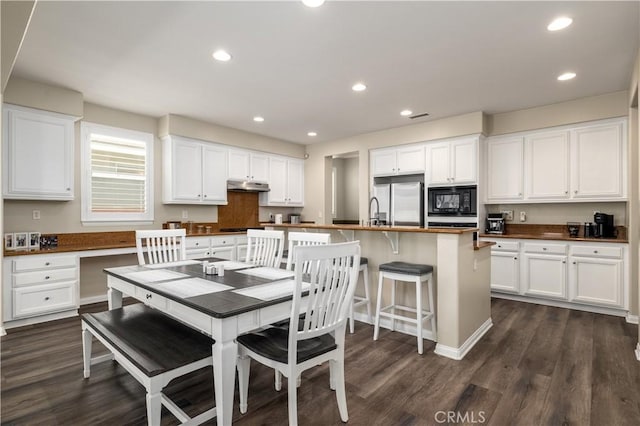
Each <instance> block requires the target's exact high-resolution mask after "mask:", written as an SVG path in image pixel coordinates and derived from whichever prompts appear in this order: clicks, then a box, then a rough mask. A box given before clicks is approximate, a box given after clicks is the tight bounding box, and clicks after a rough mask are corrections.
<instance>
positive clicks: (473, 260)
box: [435, 232, 492, 360]
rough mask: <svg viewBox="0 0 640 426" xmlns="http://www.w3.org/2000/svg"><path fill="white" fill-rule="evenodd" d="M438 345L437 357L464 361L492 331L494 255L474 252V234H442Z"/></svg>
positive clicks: (438, 272) (438, 280) (439, 259)
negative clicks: (491, 287) (491, 286)
mask: <svg viewBox="0 0 640 426" xmlns="http://www.w3.org/2000/svg"><path fill="white" fill-rule="evenodd" d="M436 275H437V278H436V282H437V285H438V286H437V294H438V297H437V299H438V304H437V319H438V324H437V328H438V343H437V344H436V349H435V353H436V354H438V355H442V356H445V357H447V358H452V359H456V360H460V359H462V358H464V356H465V355H466V353H467V352H468V351H469V350H470V349H471V348H472V347H473V346H474V345H475V344H476V342H477V341H478V340H480V338H481V337H482V336H483V335H484V334H485V333H486V332H487V331H488V330H489V329H490V328H491V326H492V322H491V289H490V280H491V251H490V250H489V249H480V250H474V247H473V234H472V233H471V232H465V233H462V234H438V246H437V265H436Z"/></svg>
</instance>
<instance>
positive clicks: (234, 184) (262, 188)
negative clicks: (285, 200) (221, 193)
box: [227, 180, 271, 192]
mask: <svg viewBox="0 0 640 426" xmlns="http://www.w3.org/2000/svg"><path fill="white" fill-rule="evenodd" d="M227 191H238V192H269V191H271V189H269V184H268V183H260V182H250V181H246V180H228V181H227Z"/></svg>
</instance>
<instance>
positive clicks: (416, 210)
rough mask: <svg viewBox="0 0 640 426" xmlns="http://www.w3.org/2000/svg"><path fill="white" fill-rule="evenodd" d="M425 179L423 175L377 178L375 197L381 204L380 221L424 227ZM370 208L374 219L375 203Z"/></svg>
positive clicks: (374, 187)
mask: <svg viewBox="0 0 640 426" xmlns="http://www.w3.org/2000/svg"><path fill="white" fill-rule="evenodd" d="M423 179H424V178H423V177H422V176H421V175H416V176H394V177H378V178H375V179H374V185H373V196H374V197H376V199H377V200H378V202H379V204H380V219H381V220H382V221H383V222H384V221H386V224H387V225H393V226H421V227H424V182H423V181H422V180H423ZM369 206H370V208H371V211H370V217H371V218H373V217H374V215H375V213H376V203H375V201H374V202H372V203H369Z"/></svg>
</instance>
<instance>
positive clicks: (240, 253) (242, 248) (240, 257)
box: [232, 244, 247, 262]
mask: <svg viewBox="0 0 640 426" xmlns="http://www.w3.org/2000/svg"><path fill="white" fill-rule="evenodd" d="M246 258H247V244H238V247H236V258H235V259H232V260H237V261H239V262H244V260H245V259H246Z"/></svg>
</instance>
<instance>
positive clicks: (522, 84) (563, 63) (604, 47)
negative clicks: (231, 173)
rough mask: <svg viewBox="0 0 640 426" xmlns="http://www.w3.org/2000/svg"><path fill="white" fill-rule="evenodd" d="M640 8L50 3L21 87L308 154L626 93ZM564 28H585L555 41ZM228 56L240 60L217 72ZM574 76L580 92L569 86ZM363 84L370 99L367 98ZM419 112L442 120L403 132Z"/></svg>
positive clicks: (33, 37) (21, 67)
mask: <svg viewBox="0 0 640 426" xmlns="http://www.w3.org/2000/svg"><path fill="white" fill-rule="evenodd" d="M638 6H639V5H638V2H611V1H605V2H553V1H544V2H453V1H452V2H421V1H411V2H397V1H377V2H346V1H331V0H329V1H328V2H327V3H325V4H324V5H323V6H322V7H319V8H315V9H312V8H307V7H305V6H304V5H302V4H301V3H300V2H298V1H280V2H271V1H259V2H242V1H234V2H183V1H180V2H177V1H176V2H166V1H157V2H88V1H87V2H49V1H40V2H38V3H37V5H36V8H35V11H34V14H33V17H32V20H31V23H30V25H29V28H28V31H27V35H26V37H25V40H24V43H23V45H22V49H21V51H20V54H19V56H18V58H17V61H16V64H15V68H14V70H13V74H12V75H16V76H20V77H23V78H27V79H31V80H36V81H42V82H45V83H50V84H54V85H58V86H63V87H67V88H70V89H73V90H77V91H79V92H82V93H83V95H84V98H85V101H88V102H92V103H96V104H100V105H105V106H109V107H113V108H118V109H122V110H126V111H131V112H136V113H141V114H146V115H150V116H154V117H160V116H164V115H166V114H177V115H182V116H187V117H191V118H195V119H199V120H204V121H208V122H212V123H216V124H220V125H224V126H228V127H233V128H237V129H242V130H245V131H249V132H254V133H258V134H262V135H265V136H270V137H274V138H278V139H283V140H287V141H291V142H296V143H302V144H308V143H313V142H321V141H328V140H335V139H339V138H344V137H348V136H353V135H357V134H362V133H366V132H371V131H375V130H381V129H386V128H391V127H397V126H402V125H406V124H410V123H415V122H422V121H428V120H435V119H438V118H442V117H447V116H452V115H458V114H464V113H468V112H473V111H484V112H486V113H488V114H494V113H499V112H505V111H512V110H517V109H522V108H528V107H533V106H539V105H546V104H551V103H556V102H562V101H566V100H571V99H576V98H581V97H585V96H592V95H598V94H603V93H609V92H614V91H618V90H626V89H628V87H629V84H630V79H631V73H632V68H633V64H634V60H635V57H636V55H637V53H638V40H639V38H640V36H639V21H640V19H639V16H640V15H639V7H638ZM559 15H567V16H570V17H572V18H573V25H571V26H570V27H569V28H567V29H565V30H562V31H558V32H549V31H547V29H546V26H547V24H548V23H549V22H550V21H551V20H552V19H553V18H555V17H557V16H559ZM218 48H224V49H226V50H228V51H229V52H230V53H231V54H232V55H233V59H232V60H231V61H229V62H226V63H221V62H217V61H214V60H213V59H212V57H211V54H212V52H213V51H214V50H216V49H218ZM568 70H570V71H574V72H576V73H577V77H576V78H575V79H573V80H571V81H567V82H560V81H557V80H556V77H557V76H558V75H559V74H561V73H562V72H564V71H568ZM358 81H362V82H364V83H365V84H366V85H367V86H368V88H367V90H366V91H364V92H353V91H352V90H351V86H352V85H353V84H354V83H355V82H358ZM407 108H408V109H410V110H412V111H413V113H414V114H419V113H424V112H428V113H429V114H430V115H429V116H428V117H426V118H421V119H416V120H411V119H409V118H407V117H401V116H400V114H399V113H400V111H401V110H403V109H407ZM256 115H260V116H262V117H264V118H265V121H264V122H262V123H256V122H254V121H253V119H252V118H253V117H254V116H256ZM309 131H316V132H317V133H318V135H317V136H316V137H313V138H312V137H309V136H307V132H309Z"/></svg>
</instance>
